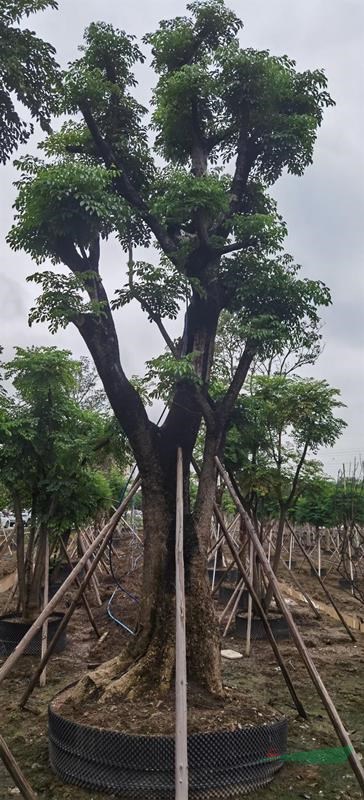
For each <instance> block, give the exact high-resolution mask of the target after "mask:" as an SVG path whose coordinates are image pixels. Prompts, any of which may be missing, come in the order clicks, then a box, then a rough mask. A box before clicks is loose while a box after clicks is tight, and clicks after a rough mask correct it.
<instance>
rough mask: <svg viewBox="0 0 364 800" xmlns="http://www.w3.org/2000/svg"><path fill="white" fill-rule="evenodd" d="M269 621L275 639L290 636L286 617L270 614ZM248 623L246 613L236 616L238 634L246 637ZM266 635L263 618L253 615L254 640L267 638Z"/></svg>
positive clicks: (252, 630) (252, 635) (252, 632)
mask: <svg viewBox="0 0 364 800" xmlns="http://www.w3.org/2000/svg"><path fill="white" fill-rule="evenodd" d="M268 621H269V624H270V627H271V629H272V633H273V636H274V638H275V639H289V638H290V636H291V632H290V629H289V627H288V623H287V620H286V618H285V617H282V616H280V615H279V616H277V615H275V616H274V615H269V617H268ZM247 625H248V617H247V616H246V615H245V614H237V615H236V617H235V632H236V635H237V636H242V637H243V638H244V639H245V638H246V633H247ZM266 637H267V634H266V631H265V627H264V625H263V623H262V620H261V618H260V617H252V625H251V638H252V640H253V641H254V639H266Z"/></svg>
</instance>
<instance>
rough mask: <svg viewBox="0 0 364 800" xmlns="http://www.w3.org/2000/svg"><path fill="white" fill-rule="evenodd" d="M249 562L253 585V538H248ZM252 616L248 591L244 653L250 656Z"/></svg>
mask: <svg viewBox="0 0 364 800" xmlns="http://www.w3.org/2000/svg"><path fill="white" fill-rule="evenodd" d="M249 563H250V576H249V577H250V580H251V584H252V586H254V544H253V540H252V539H251V540H250V553H249ZM252 616H253V601H252V596H251V594H250V592H249V598H248V619H247V625H246V647H245V653H246V655H247V656H250V644H251V632H252Z"/></svg>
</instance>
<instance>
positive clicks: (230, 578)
mask: <svg viewBox="0 0 364 800" xmlns="http://www.w3.org/2000/svg"><path fill="white" fill-rule="evenodd" d="M207 571H208V576H209V581H210V583H212V579H213V576H214V568H213V567H209V568H208V570H207ZM225 573H226V568H225V567H217V568H216V570H215V585H216V584H217V583H218V582H219V580H220V579H221V578H222V577H223V575H225ZM238 577H239V572H238V570H237V569H231V570H230V572H228V574H227V575H226V577H224V583H233V584H234V583H236V581H237V580H238Z"/></svg>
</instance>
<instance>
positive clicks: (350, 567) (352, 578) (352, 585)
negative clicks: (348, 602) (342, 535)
mask: <svg viewBox="0 0 364 800" xmlns="http://www.w3.org/2000/svg"><path fill="white" fill-rule="evenodd" d="M348 556H349V569H350V581H351V587H350V589H351V594H352V596H354V570H353V559H352V553H351V541H350V534H349V536H348Z"/></svg>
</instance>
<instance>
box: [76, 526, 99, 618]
mask: <svg viewBox="0 0 364 800" xmlns="http://www.w3.org/2000/svg"><path fill="white" fill-rule="evenodd" d="M80 547H81V552H82V553H83V554H85V553H86V552H87V546H86V543H85V540H84V538H83V536H82V533H81V534H80ZM100 561H101V559H98V560H97V566H98V565H99V563H100ZM91 564H92V559H88V561H87V566H88V569H89V570H90V568H91ZM95 571H96V570H93V571H92V573H91V583H92V588H93V590H94V592H95V597H96V602H97V605H98V606H99V607H100V608H101V606H102V600H101V597H100V592H99V585H98V582H97V579H96V575H95Z"/></svg>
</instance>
